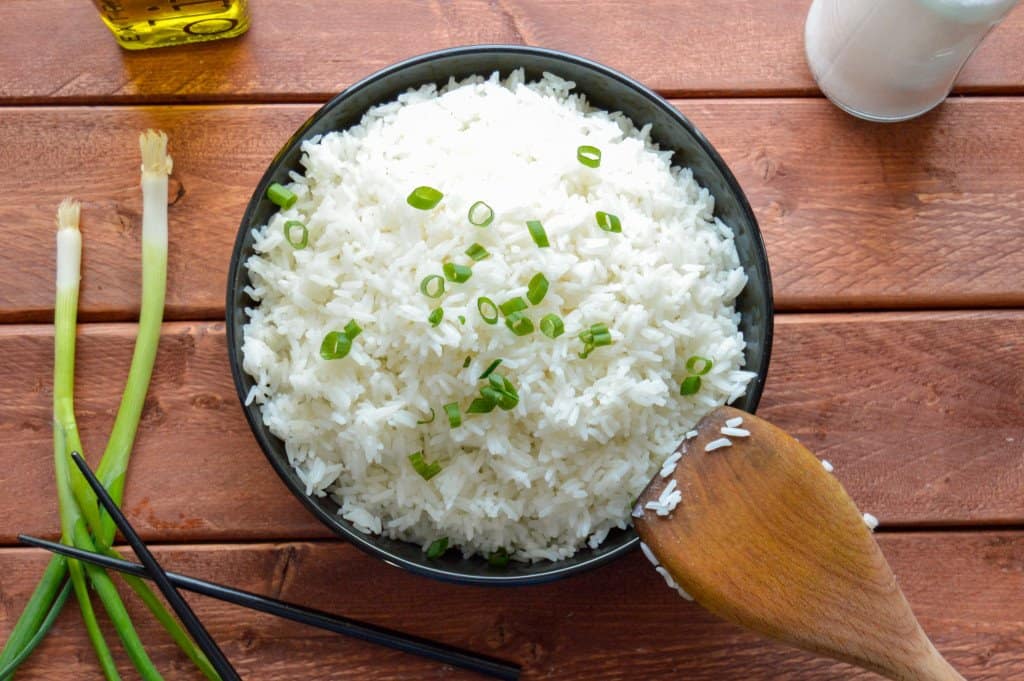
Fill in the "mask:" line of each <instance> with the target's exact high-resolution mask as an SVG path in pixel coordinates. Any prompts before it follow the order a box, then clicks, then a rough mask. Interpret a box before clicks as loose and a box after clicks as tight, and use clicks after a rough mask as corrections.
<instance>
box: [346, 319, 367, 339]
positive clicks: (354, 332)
mask: <svg viewBox="0 0 1024 681" xmlns="http://www.w3.org/2000/svg"><path fill="white" fill-rule="evenodd" d="M362 332H363V327H361V326H359V324H357V323H356V321H355V320H354V319H353V320H352V321H350V322H349V323H348V324H346V325H345V335H346V336H348V339H349V340H355V338H356V336H358V335H359V334H361V333H362Z"/></svg>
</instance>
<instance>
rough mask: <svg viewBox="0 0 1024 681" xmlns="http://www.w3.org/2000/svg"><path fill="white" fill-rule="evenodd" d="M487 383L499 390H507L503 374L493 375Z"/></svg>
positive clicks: (488, 378)
mask: <svg viewBox="0 0 1024 681" xmlns="http://www.w3.org/2000/svg"><path fill="white" fill-rule="evenodd" d="M487 381H488V383H490V384H491V385H493V386H494V387H495V388H497V389H498V390H504V389H505V377H504V376H502V375H501V374H498V373H492V374H491V375H490V376H488V377H487Z"/></svg>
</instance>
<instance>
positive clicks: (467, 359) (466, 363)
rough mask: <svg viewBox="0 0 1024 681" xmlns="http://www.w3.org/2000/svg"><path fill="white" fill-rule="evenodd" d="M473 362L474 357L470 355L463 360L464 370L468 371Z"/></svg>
mask: <svg viewBox="0 0 1024 681" xmlns="http://www.w3.org/2000/svg"><path fill="white" fill-rule="evenodd" d="M472 360H473V358H472V357H470V356H469V355H466V359H464V360H462V368H463V369H468V368H469V363H470V362H471V361H472Z"/></svg>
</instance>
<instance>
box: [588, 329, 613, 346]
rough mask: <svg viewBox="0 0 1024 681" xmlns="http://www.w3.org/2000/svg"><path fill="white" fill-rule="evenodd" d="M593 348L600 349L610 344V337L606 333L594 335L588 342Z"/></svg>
mask: <svg viewBox="0 0 1024 681" xmlns="http://www.w3.org/2000/svg"><path fill="white" fill-rule="evenodd" d="M590 343H591V345H593V346H594V347H601V346H602V345H611V344H612V335H611V334H610V333H608V332H607V331H605V332H602V333H595V334H594V335H593V337H592V339H591V341H590Z"/></svg>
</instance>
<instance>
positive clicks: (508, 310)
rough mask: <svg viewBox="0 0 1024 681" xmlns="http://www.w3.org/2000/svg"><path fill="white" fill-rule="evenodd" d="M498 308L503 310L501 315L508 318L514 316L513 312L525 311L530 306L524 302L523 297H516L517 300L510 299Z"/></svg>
mask: <svg viewBox="0 0 1024 681" xmlns="http://www.w3.org/2000/svg"><path fill="white" fill-rule="evenodd" d="M498 307H499V308H500V309H501V314H503V315H505V316H506V317H507V316H509V315H510V314H512V313H513V312H519V311H520V310H525V309H526V308H527V307H529V306H528V305H527V304H526V301H525V300H523V297H522V296H516V297H515V298H510V299H508V300H506V301H505V302H504V303H502V304H501V305H499V306H498Z"/></svg>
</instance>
